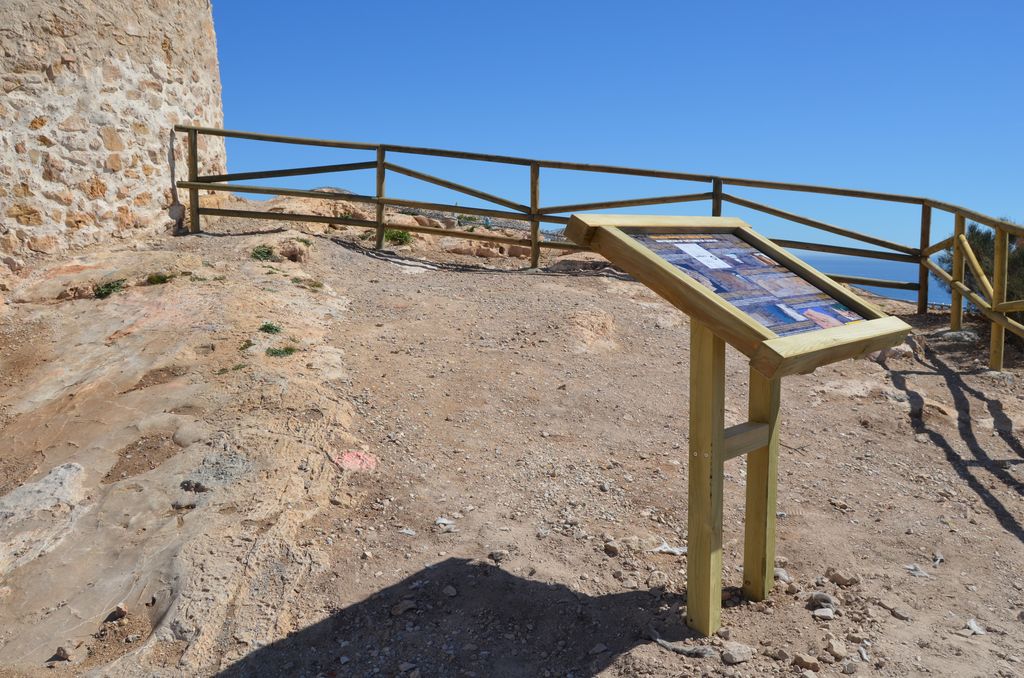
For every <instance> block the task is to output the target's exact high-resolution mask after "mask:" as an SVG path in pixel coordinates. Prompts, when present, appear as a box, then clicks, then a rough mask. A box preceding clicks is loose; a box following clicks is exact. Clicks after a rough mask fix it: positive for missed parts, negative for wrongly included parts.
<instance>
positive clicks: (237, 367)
mask: <svg viewBox="0 0 1024 678" xmlns="http://www.w3.org/2000/svg"><path fill="white" fill-rule="evenodd" d="M246 367H248V365H246V364H245V363H238V364H236V365H234V366H233V367H232V368H231V369H232V371H234V372H237V371H238V370H244V369H245V368H246Z"/></svg>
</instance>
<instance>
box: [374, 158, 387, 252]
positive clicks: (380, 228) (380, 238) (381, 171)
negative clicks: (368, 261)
mask: <svg viewBox="0 0 1024 678" xmlns="http://www.w3.org/2000/svg"><path fill="white" fill-rule="evenodd" d="M386 171H387V170H386V168H385V167H384V147H383V146H378V147H377V239H376V241H375V243H374V249H378V250H379V249H383V248H384V201H383V200H382V198H383V197H384V177H385V172H386Z"/></svg>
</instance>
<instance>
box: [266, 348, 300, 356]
mask: <svg viewBox="0 0 1024 678" xmlns="http://www.w3.org/2000/svg"><path fill="white" fill-rule="evenodd" d="M297 350H299V349H297V348H295V347H294V346H283V347H281V348H268V349H267V355H268V356H270V357H271V358H284V357H286V356H290V355H291V354H292V353H295V352H296V351H297Z"/></svg>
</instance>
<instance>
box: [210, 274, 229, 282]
mask: <svg viewBox="0 0 1024 678" xmlns="http://www.w3.org/2000/svg"><path fill="white" fill-rule="evenodd" d="M213 279H214V280H216V281H217V282H223V281H224V280H227V279H228V277H227V276H226V275H215V276H213Z"/></svg>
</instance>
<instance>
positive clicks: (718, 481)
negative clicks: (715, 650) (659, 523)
mask: <svg viewBox="0 0 1024 678" xmlns="http://www.w3.org/2000/svg"><path fill="white" fill-rule="evenodd" d="M724 453H725V342H724V341H723V340H722V339H721V338H720V337H718V336H716V335H715V334H714V332H712V331H711V330H710V329H709V328H708V327H707V326H706V325H704V324H702V323H699V322H697V321H696V320H693V319H692V318H691V320H690V468H689V488H688V489H689V507H688V511H687V513H688V515H687V528H688V530H689V544H688V546H689V553H688V554H687V565H686V624H687V625H688V626H689V627H690V628H692V629H694V630H695V631H698V632H700V633H703V634H704V635H708V636H709V635H711V634H712V633H714V632H715V631H717V630H718V627H719V626H720V625H721V618H722V477H723V468H724V465H725V456H724Z"/></svg>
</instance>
